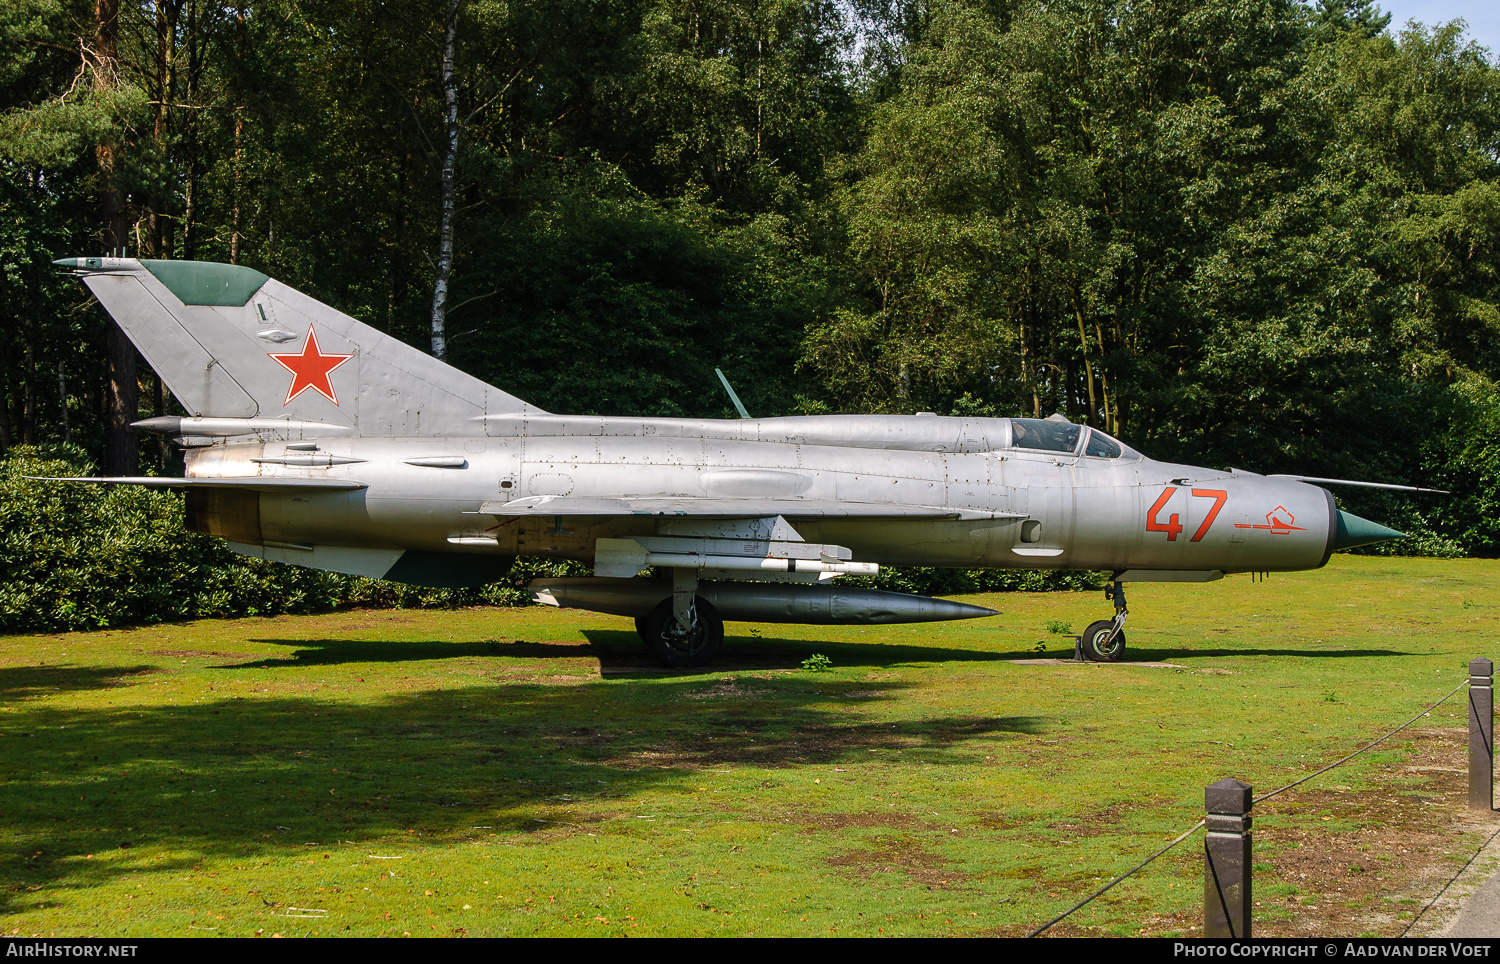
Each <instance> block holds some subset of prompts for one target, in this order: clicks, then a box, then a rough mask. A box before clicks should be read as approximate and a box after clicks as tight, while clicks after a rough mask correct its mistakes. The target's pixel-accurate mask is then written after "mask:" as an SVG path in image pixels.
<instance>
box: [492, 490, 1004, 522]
mask: <svg viewBox="0 0 1500 964" xmlns="http://www.w3.org/2000/svg"><path fill="white" fill-rule="evenodd" d="M479 511H480V513H481V514H483V515H496V516H507V517H509V516H552V515H561V516H622V515H650V516H697V517H702V518H718V519H745V518H755V517H765V516H778V515H779V516H784V517H785V518H787V519H926V520H937V519H959V520H963V521H971V520H979V519H1023V518H1026V516H1024V515H1021V514H1018V513H1015V512H991V511H988V510H986V509H959V508H952V507H944V506H928V505H896V504H892V503H887V502H836V501H832V500H814V499H752V498H747V499H698V498H691V497H678V498H672V497H666V498H663V497H654V498H639V499H637V498H625V499H591V498H584V497H575V496H556V495H540V496H532V497H530V498H526V499H515V500H512V501H510V502H485V503H483V504H482V505H480V507H479Z"/></svg>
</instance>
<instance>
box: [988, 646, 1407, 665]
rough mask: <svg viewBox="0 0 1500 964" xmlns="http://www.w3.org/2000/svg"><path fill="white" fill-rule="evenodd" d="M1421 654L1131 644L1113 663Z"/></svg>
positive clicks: (1057, 652)
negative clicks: (1140, 645)
mask: <svg viewBox="0 0 1500 964" xmlns="http://www.w3.org/2000/svg"><path fill="white" fill-rule="evenodd" d="M1072 655H1073V654H1072V651H1071V650H1068V649H1059V648H1056V647H1055V644H1054V648H1050V649H1048V650H1047V651H1046V652H1045V653H1036V652H1028V653H1004V654H1001V655H1000V656H998V657H997V658H999V659H1004V660H1016V659H1037V658H1047V659H1070V658H1071V657H1072ZM1421 655H1424V654H1422V653H1407V652H1402V651H1401V650H1398V649H1340V650H1316V649H1303V648H1299V647H1297V646H1288V647H1285V648H1283V649H1267V648H1261V649H1250V648H1244V649H1226V648H1219V649H1184V648H1177V649H1146V648H1141V647H1135V646H1132V647H1131V648H1129V649H1127V650H1125V657H1124V658H1123V659H1121V660H1120V662H1118V663H1115V664H1112V665H1116V666H1129V665H1130V664H1131V663H1165V662H1170V661H1171V660H1174V659H1204V658H1209V659H1217V658H1220V657H1234V656H1281V657H1286V656H1292V657H1306V658H1309V659H1342V658H1348V657H1355V658H1362V659H1363V658H1369V657H1372V656H1421Z"/></svg>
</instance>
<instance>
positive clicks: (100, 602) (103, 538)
mask: <svg viewBox="0 0 1500 964" xmlns="http://www.w3.org/2000/svg"><path fill="white" fill-rule="evenodd" d="M72 454H74V455H75V456H76V455H77V453H76V452H75V453H72ZM92 470H93V466H91V465H89V464H88V463H87V462H86V461H81V460H78V459H76V458H75V459H45V458H40V457H38V456H37V455H36V453H35V452H33V451H31V450H21V451H19V452H15V453H13V454H12V456H11V457H10V458H8V459H6V460H5V462H4V463H3V470H0V533H3V536H0V632H17V631H35V630H70V629H71V630H76V629H101V628H104V627H107V626H120V625H126V624H139V623H154V622H162V621H166V620H173V619H194V618H199V617H204V616H275V615H278V614H280V613H309V612H322V611H326V610H329V609H332V608H334V606H336V605H340V604H346V605H353V606H462V605H476V604H480V603H490V604H500V605H517V604H519V603H521V602H523V601H525V600H526V599H527V598H528V597H527V595H526V593H524V592H522V591H521V590H520V589H518V588H516V586H515V585H513V584H511V583H509V582H508V583H497V584H494V585H491V586H485V587H483V588H480V589H470V590H446V589H422V588H419V587H415V586H404V585H400V584H398V583H391V582H384V581H381V580H375V579H365V578H363V577H359V576H344V575H340V574H338V573H332V572H321V571H319V570H316V569H303V568H301V567H298V566H284V565H281V564H279V563H271V562H263V561H261V560H259V559H248V558H245V557H243V556H238V555H235V554H234V553H233V552H231V551H230V550H229V548H228V547H227V546H226V545H225V544H224V542H223V541H222V540H219V539H214V538H211V537H209V536H202V535H198V534H196V533H191V532H184V531H183V501H182V497H181V496H180V495H179V494H177V493H176V492H172V491H153V490H150V489H145V488H141V487H138V486H130V485H120V486H107V487H106V486H94V485H59V484H57V483H49V482H45V481H39V480H38V479H37V478H36V477H38V476H43V477H45V476H68V475H84V474H92ZM28 476H31V478H27V477H28ZM582 571H583V569H582V567H580V566H577V565H576V564H570V563H556V562H547V561H545V560H536V559H522V560H520V561H519V562H518V563H517V565H516V568H515V569H514V570H513V572H514V581H516V582H524V580H526V579H528V578H530V577H532V576H540V575H545V576H563V575H573V574H576V573H579V572H582Z"/></svg>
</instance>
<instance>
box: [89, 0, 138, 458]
mask: <svg viewBox="0 0 1500 964" xmlns="http://www.w3.org/2000/svg"><path fill="white" fill-rule="evenodd" d="M94 12H95V25H96V33H95V35H94V54H95V56H96V57H97V58H98V62H97V63H96V64H95V65H94V66H95V73H94V76H95V82H96V83H97V84H98V85H99V86H100V87H106V88H107V87H109V86H110V85H112V84H113V83H114V82H115V77H116V76H117V74H118V73H119V69H120V64H119V36H120V5H119V0H98V4H97V6H96V7H95V11H94ZM95 157H96V158H97V159H98V162H99V174H100V181H101V183H102V185H103V187H102V190H101V191H100V209H101V210H100V213H101V215H102V219H103V221H104V248H105V250H106V252H108V253H110V254H116V255H122V254H124V252H125V246H126V235H127V232H128V230H129V225H128V224H127V223H126V221H125V198H124V194H123V192H122V191H121V190H120V186H119V183H118V181H117V178H116V171H117V170H118V168H119V162H120V146H119V143H118V139H117V138H116V137H114V136H107V137H105V138H104V139H103V141H101V142H100V144H99V147H98V148H97V150H96V151H95ZM105 325H106V326H107V329H108V335H107V337H106V348H105V352H106V357H107V359H108V367H109V373H108V383H109V384H108V386H107V389H106V394H107V401H106V409H105V435H104V471H105V474H106V475H135V474H136V445H135V430H134V429H132V428H131V427H130V423H131V422H133V421H134V420H135V417H136V408H137V405H138V402H137V396H136V392H137V386H136V383H135V346H134V345H133V344H131V343H130V339H129V338H127V337H125V332H124V331H122V330H121V329H120V326H119V325H117V324H115V321H114V319H113V318H106V320H105Z"/></svg>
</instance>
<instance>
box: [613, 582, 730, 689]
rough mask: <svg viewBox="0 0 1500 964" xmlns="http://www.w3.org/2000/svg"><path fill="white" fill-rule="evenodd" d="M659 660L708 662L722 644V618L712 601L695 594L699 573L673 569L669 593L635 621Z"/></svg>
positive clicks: (680, 663)
mask: <svg viewBox="0 0 1500 964" xmlns="http://www.w3.org/2000/svg"><path fill="white" fill-rule="evenodd" d="M635 631H636V632H637V633H639V634H640V636H641V639H643V640H645V642H646V646H647V648H649V649H650V650H651V655H652V656H655V657H656V659H657V661H658V662H661V663H663V664H664V665H667V666H671V667H674V668H677V669H686V668H689V667H693V666H707V665H708V664H709V663H711V662H713V661H714V657H716V656H718V655H719V649H720V647H722V646H723V645H724V620H723V619H721V618H720V617H719V612H718V610H716V609H715V608H714V606H713V603H711V602H709V601H708V600H707V599H704V598H703V597H702V596H700V595H698V573H697V572H696V571H695V570H692V569H673V570H672V595H671V596H670V597H668V598H666V599H663V600H662V601H661V602H660V603H658V604H657V606H656V608H655V609H653V610H651V612H650V613H649V614H647V615H645V616H641V617H640V618H638V619H636V621H635Z"/></svg>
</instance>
